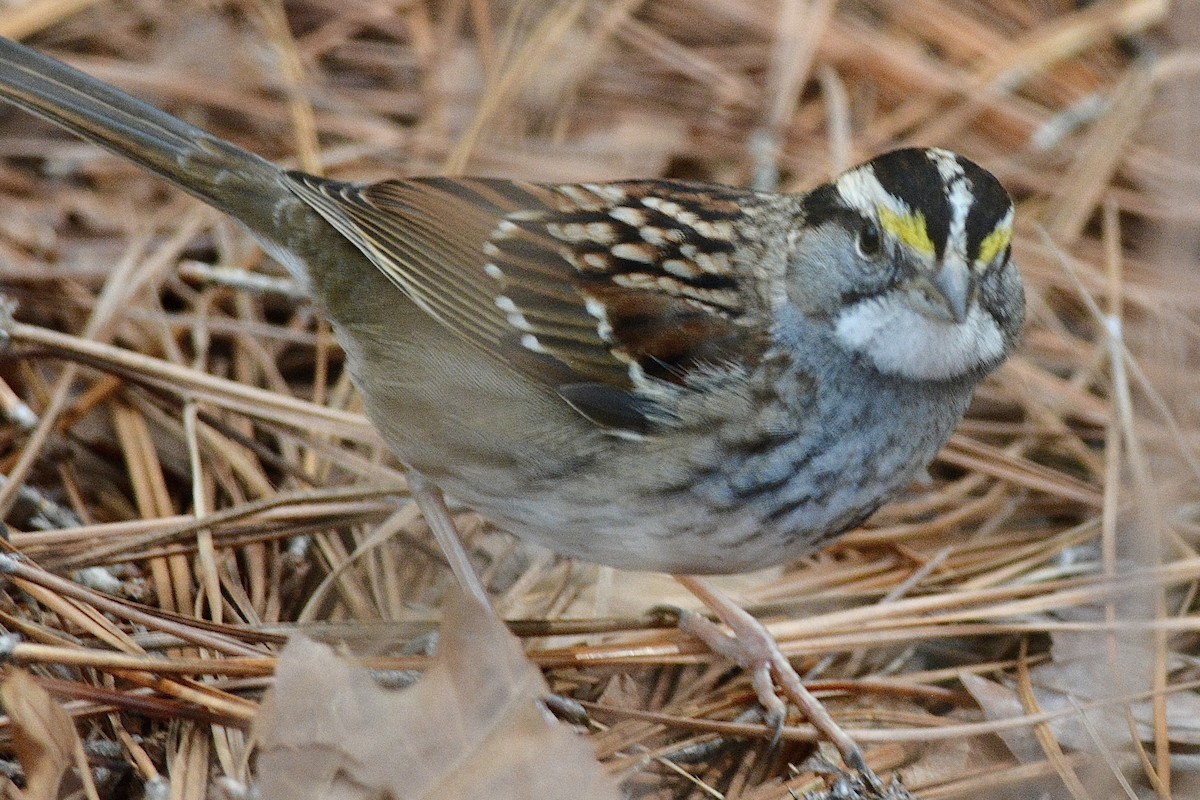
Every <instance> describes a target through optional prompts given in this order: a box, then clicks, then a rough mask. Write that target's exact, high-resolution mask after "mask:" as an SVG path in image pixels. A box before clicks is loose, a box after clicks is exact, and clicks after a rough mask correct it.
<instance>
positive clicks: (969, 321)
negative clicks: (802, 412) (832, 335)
mask: <svg viewBox="0 0 1200 800" xmlns="http://www.w3.org/2000/svg"><path fill="white" fill-rule="evenodd" d="M836 332H837V338H838V340H839V341H840V342H841V343H842V345H843V346H845V347H846V349H847V350H851V351H853V352H856V353H861V354H863V355H865V356H867V357H868V358H870V359H871V361H872V362H873V363H874V364H875V368H876V369H878V370H879V371H880V372H882V373H884V374H885V375H896V376H898V377H901V378H907V379H910V380H947V379H950V378H957V377H959V376H961V375H965V374H967V373H969V372H972V371H974V370H976V369H978V368H979V367H980V366H982V365H984V364H993V363H995V362H996V361H998V360H999V359H1000V357H1001V356H1002V355H1004V336H1003V335H1002V334H1001V333H1000V328H999V326H998V325H996V321H995V320H994V319H993V318H992V317H991V315H990V314H987V313H986V312H984V311H983V310H982V309H980V308H979V306H978V305H974V306H973V307H972V308H971V310H970V313H968V314H967V318H966V319H965V320H963V322H962V323H959V324H955V323H952V322H944V321H941V320H935V319H930V318H929V317H927V316H925V315H923V314H919V313H918V312H916V311H914V310H913V309H912V308H911V307H910V306H909V305H908V304H907V303H905V302H904V301H903V300H902V299H900V298H898V297H888V296H886V295H885V296H883V297H877V298H873V299H870V300H864V301H862V302H859V303H855V304H854V305H853V306H851V307H849V308H847V309H846V310H845V311H843V312H842V313H841V314H839V315H838V317H837V324H836Z"/></svg>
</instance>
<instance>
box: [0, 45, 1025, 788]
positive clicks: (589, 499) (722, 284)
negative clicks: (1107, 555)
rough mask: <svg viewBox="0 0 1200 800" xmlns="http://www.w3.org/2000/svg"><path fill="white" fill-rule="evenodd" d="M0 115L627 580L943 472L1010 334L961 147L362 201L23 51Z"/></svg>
mask: <svg viewBox="0 0 1200 800" xmlns="http://www.w3.org/2000/svg"><path fill="white" fill-rule="evenodd" d="M0 96H3V97H4V98H5V99H7V100H8V101H10V102H12V103H15V104H17V105H19V106H21V107H23V108H25V109H27V110H29V111H32V112H34V113H36V114H38V115H41V116H43V117H46V118H48V119H50V120H52V121H54V122H56V123H58V124H60V125H63V126H65V127H67V128H69V129H70V130H72V131H74V132H75V133H77V134H79V135H81V136H83V137H85V138H87V139H90V140H92V141H94V142H96V143H98V144H100V145H102V146H103V147H106V148H107V149H109V150H111V151H113V152H116V153H118V154H120V155H122V156H124V157H126V158H129V159H131V160H133V161H135V162H137V163H139V164H141V165H142V166H144V167H146V168H148V169H150V170H152V171H154V172H156V173H158V174H159V175H161V176H163V177H164V178H166V179H167V180H169V181H171V182H172V183H174V184H176V185H177V186H180V187H182V188H183V189H185V190H187V191H188V192H190V193H192V194H193V195H196V196H197V197H199V198H201V199H202V200H204V201H205V202H207V203H209V204H211V205H213V206H215V207H217V208H219V209H221V210H223V211H226V212H227V213H229V214H230V215H232V216H233V217H235V218H237V219H238V220H240V221H241V222H242V223H244V224H245V225H246V226H247V227H248V228H249V229H250V230H251V231H252V232H253V233H254V235H255V236H256V237H257V238H258V240H259V241H260V242H262V244H263V246H264V247H265V248H266V249H267V250H268V252H270V253H271V254H272V255H273V256H274V257H275V258H277V259H278V260H279V261H280V262H281V263H283V264H284V265H285V266H287V268H288V269H289V271H290V272H291V273H292V274H293V275H294V276H295V277H296V278H297V279H298V280H300V281H301V282H302V283H303V284H304V285H305V286H306V287H307V288H308V289H309V291H310V292H311V294H312V295H313V297H314V298H315V299H316V300H317V301H318V302H319V303H320V305H321V306H322V308H323V309H324V310H325V311H326V313H327V314H328V316H329V319H330V321H331V322H332V324H333V327H334V329H335V331H336V333H337V336H338V339H339V341H340V342H341V344H342V346H343V348H344V349H345V351H346V356H347V360H348V365H349V369H350V370H351V374H352V376H353V377H354V380H355V383H356V385H357V386H358V388H359V389H360V390H361V391H362V393H363V395H364V397H365V399H366V403H367V407H368V410H369V413H370V416H371V418H372V420H373V421H374V422H375V424H376V425H377V426H378V427H379V429H380V430H381V432H382V433H383V435H384V438H385V439H386V440H387V442H388V443H389V445H390V446H391V447H392V449H393V450H394V451H395V453H396V455H397V456H398V457H399V458H400V459H401V460H402V461H403V462H404V463H405V464H406V465H408V466H409V467H411V468H412V469H414V470H416V472H417V473H419V474H420V475H422V476H424V478H425V479H427V480H428V481H430V482H432V484H433V485H435V486H436V487H437V488H439V489H441V490H444V491H445V492H447V493H449V494H452V495H453V496H455V497H457V498H458V499H460V500H461V501H463V502H464V503H466V504H467V505H469V506H472V507H474V508H475V509H477V510H478V511H480V512H481V513H483V514H485V515H486V516H488V517H490V518H491V519H493V520H494V521H496V522H497V523H499V524H500V525H502V526H504V527H507V528H509V529H511V530H512V531H513V532H514V533H517V534H518V535H521V536H524V537H527V538H530V539H533V540H535V541H537V542H540V543H542V544H544V545H546V546H547V547H549V548H551V549H553V550H556V551H558V552H561V553H565V554H569V555H574V556H578V557H581V558H584V559H588V560H591V561H596V562H601V563H605V564H610V565H613V566H617V567H622V568H627V569H640V570H657V571H665V572H672V573H685V574H689V573H728V572H738V571H745V570H749V569H753V568H757V567H761V566H765V565H769V564H774V563H779V562H782V561H785V560H787V559H790V558H794V557H797V556H800V555H802V554H804V553H807V552H809V551H812V550H814V549H815V548H817V547H819V546H821V545H822V544H824V543H825V542H828V541H829V540H830V539H832V538H833V537H835V536H837V535H838V534H840V533H842V532H844V531H845V530H847V529H849V528H851V527H853V526H855V525H857V524H858V523H860V522H861V521H863V520H864V519H866V518H867V517H868V516H869V515H870V514H871V513H872V512H873V511H874V510H875V509H876V508H878V506H879V505H880V504H881V503H883V502H884V501H886V500H887V499H888V498H889V497H890V496H892V495H893V494H894V493H895V492H897V491H898V490H900V489H901V488H903V487H904V486H905V485H907V484H908V483H909V482H910V481H911V480H912V478H913V477H914V475H915V474H917V473H918V472H919V471H920V470H922V469H923V468H924V467H925V466H926V465H927V464H928V463H929V461H930V460H931V459H932V458H933V457H934V455H935V454H936V452H937V451H938V449H939V448H940V447H941V446H942V444H943V443H944V442H945V441H946V439H947V437H948V436H949V435H950V433H951V431H952V429H953V428H954V426H955V425H956V424H957V423H958V421H959V419H960V417H961V415H962V413H963V411H964V409H965V408H966V406H967V403H968V402H969V400H970V397H971V394H972V392H973V391H974V388H975V386H976V385H977V384H978V382H979V381H980V380H981V379H982V378H983V377H984V376H985V375H986V374H987V373H988V372H989V371H990V370H992V369H993V368H994V367H996V366H997V365H998V364H999V363H1000V362H1001V361H1003V360H1004V358H1005V357H1006V356H1007V355H1008V353H1009V352H1010V351H1011V350H1012V348H1013V346H1014V344H1015V342H1016V340H1017V337H1018V334H1019V331H1020V328H1021V323H1022V319H1023V312H1024V295H1023V291H1022V287H1021V281H1020V277H1019V275H1018V273H1017V270H1016V268H1015V267H1014V266H1013V264H1012V263H1011V261H1010V258H1009V240H1010V237H1011V231H1012V221H1013V210H1012V205H1011V203H1010V201H1009V198H1008V196H1007V194H1006V193H1005V192H1004V190H1003V189H1002V188H1001V186H1000V184H999V183H998V182H997V181H996V179H995V178H994V177H993V176H992V175H990V174H989V173H988V172H986V171H985V170H983V169H981V168H980V167H979V166H977V165H975V164H974V163H972V162H970V161H968V160H967V159H965V158H962V157H961V156H957V155H955V154H953V153H950V152H947V151H944V150H938V149H927V150H920V149H908V150H898V151H895V152H891V153H887V154H885V155H882V156H879V157H878V158H876V159H874V160H872V161H870V162H868V163H866V164H864V165H862V166H860V167H857V168H855V169H853V170H850V171H849V172H846V173H845V174H843V175H841V176H840V177H838V178H836V179H835V180H834V181H832V182H831V183H828V184H826V185H824V186H821V187H820V188H818V189H816V190H814V191H812V192H810V193H807V194H804V195H776V194H763V193H754V192H748V191H742V190H737V189H731V188H727V187H719V186H708V185H700V184H689V183H681V182H675V181H661V180H643V181H627V182H619V183H601V184H573V185H539V184H532V183H524V182H520V181H504V180H489V179H470V178H462V179H459V178H416V179H404V180H394V181H386V182H382V183H375V184H370V185H361V184H348V183H340V182H337V181H331V180H326V179H323V178H318V177H315V176H311V175H307V174H303V173H299V172H290V171H285V170H283V169H280V168H279V167H277V166H275V165H273V164H271V163H269V162H267V161H265V160H263V159H261V158H259V157H257V156H255V155H253V154H251V153H248V152H246V151H244V150H241V149H240V148H237V147H235V146H234V145H232V144H230V143H228V142H225V141H223V140H220V139H218V138H216V137H214V136H211V135H209V134H207V133H204V132H203V131H201V130H199V129H197V128H194V127H192V126H190V125H188V124H186V123H184V122H182V121H180V120H178V119H175V118H174V117H171V116H170V115H168V114H165V113H164V112H162V111H159V110H157V109H154V108H152V107H150V106H148V105H145V104H143V103H141V102H139V101H137V100H134V99H133V98H131V97H129V96H127V95H125V94H124V93H122V92H120V91H118V90H116V89H114V88H112V87H109V86H107V85H105V84H103V83H101V82H99V81H96V80H94V79H92V78H90V77H87V76H85V75H83V74H81V73H79V72H77V71H75V70H73V69H70V68H68V67H66V66H64V65H62V64H60V63H58V62H56V61H53V60H52V59H49V58H46V57H45V56H42V55H40V54H37V53H35V52H34V51H32V50H29V49H28V48H25V47H23V46H21V45H18V44H15V43H12V42H9V41H7V40H0ZM414 486H415V487H416V490H417V491H425V487H424V484H423V482H422V481H421V480H420V479H419V478H416V477H414ZM423 509H425V510H427V511H428V510H429V508H428V505H425V506H423ZM434 513H436V512H434ZM431 523H432V521H431ZM686 583H687V585H689V586H690V587H692V588H694V589H697V590H698V591H699V592H700V593H701V594H702V595H703V594H704V592H705V591H706V588H705V587H704V585H703V584H701V583H699V582H697V581H695V580H689V581H686ZM704 599H705V600H706V601H709V602H712V603H714V604H715V605H714V608H715V609H716V610H717V612H718V614H719V615H720V616H721V617H722V619H723V620H725V621H727V622H729V623H730V624H731V625H732V626H734V627H735V628H737V629H738V630H739V632H743V633H745V632H747V630H746V628H745V623H746V620H744V619H741V618H738V617H737V615H736V614H735V613H734V612H732V611H731V610H730V608H729V607H728V606H722V605H721V602H722V601H721V599H719V598H715V597H709V596H706V597H704ZM750 633H753V632H750ZM755 658H759V656H756V657H755ZM781 660H782V659H779V660H775V661H770V662H769V663H768V662H766V661H761V659H760V660H758V661H756V660H754V659H751V661H753V662H754V663H750V664H748V666H751V667H752V668H756V669H757V667H759V666H762V665H765V666H769V667H771V668H774V669H776V670H780V669H783V668H784V667H785V666H786V662H783V663H782V664H781V663H779V661H781ZM765 666H764V668H765ZM759 677H760V678H761V675H760V676H759ZM793 677H794V673H793ZM781 680H783V678H782V677H781ZM797 683H798V681H797ZM759 684H760V688H761V680H760V681H759ZM767 688H768V689H769V677H768V678H767ZM800 691H802V688H801V690H800ZM802 702H803V701H802ZM805 710H806V712H808V711H811V709H809V708H807V707H806V708H805ZM830 724H832V723H830ZM844 752H846V751H845V749H844ZM860 763H861V762H860ZM855 766H858V764H855Z"/></svg>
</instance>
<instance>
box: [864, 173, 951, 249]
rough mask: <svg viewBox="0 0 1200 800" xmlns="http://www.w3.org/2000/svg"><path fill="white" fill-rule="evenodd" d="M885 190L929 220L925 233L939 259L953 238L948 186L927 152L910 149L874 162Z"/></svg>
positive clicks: (877, 174)
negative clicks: (949, 240)
mask: <svg viewBox="0 0 1200 800" xmlns="http://www.w3.org/2000/svg"><path fill="white" fill-rule="evenodd" d="M871 166H872V168H873V169H874V171H875V177H876V179H878V180H879V183H880V185H881V186H883V188H884V189H885V190H886V191H887V192H888V193H889V194H892V195H894V196H895V197H898V198H900V199H901V200H903V201H904V202H905V203H907V204H908V205H909V206H910V207H911V208H912V209H913V211H915V212H918V213H920V214H922V215H923V216H924V217H925V230H926V232H928V234H929V238H930V239H931V240H932V241H933V248H934V252H935V255H936V257H937V258H939V259H940V258H941V257H942V253H943V252H944V251H945V249H946V239H947V238H948V237H949V236H950V204H949V202H948V201H947V199H946V184H945V181H944V180H943V179H942V176H941V174H939V173H938V169H937V165H935V164H934V163H933V162H932V161H931V160H930V159H929V156H928V155H927V154H926V151H925V150H920V149H907V150H896V151H894V152H892V153H887V154H886V155H882V156H880V157H879V158H876V159H875V160H874V161H872V162H871Z"/></svg>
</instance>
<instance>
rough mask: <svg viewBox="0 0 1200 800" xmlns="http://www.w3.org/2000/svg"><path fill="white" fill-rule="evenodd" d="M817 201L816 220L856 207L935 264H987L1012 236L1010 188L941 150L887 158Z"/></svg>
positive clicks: (854, 172) (852, 173) (816, 195)
mask: <svg viewBox="0 0 1200 800" xmlns="http://www.w3.org/2000/svg"><path fill="white" fill-rule="evenodd" d="M812 201H813V203H812V207H811V212H812V217H811V219H812V220H813V221H817V220H819V219H820V217H821V216H822V212H825V214H829V213H830V212H833V211H834V208H833V207H835V206H841V207H842V208H847V207H848V208H851V209H855V210H857V211H859V212H860V213H863V214H866V215H870V216H871V217H874V218H875V219H877V220H878V222H879V225H880V227H881V228H883V229H884V230H885V231H887V232H888V233H890V234H891V235H892V236H893V237H895V238H896V239H897V240H899V241H901V242H903V243H904V244H905V245H907V246H908V247H909V248H910V249H911V250H912V251H914V252H916V253H918V254H920V255H922V256H924V257H925V258H927V259H929V260H930V261H942V260H944V259H946V258H947V256H949V257H950V258H951V259H953V260H955V261H960V263H966V264H969V265H974V264H976V263H981V262H982V263H987V262H990V261H991V260H992V258H994V257H995V256H996V255H997V254H998V253H999V252H1000V251H1001V250H1003V249H1004V248H1006V247H1007V246H1008V241H1009V238H1010V237H1011V229H1012V201H1011V200H1009V197H1008V194H1007V192H1005V191H1004V187H1002V186H1001V185H1000V183H999V181H997V180H996V178H995V177H994V176H993V175H992V174H991V173H989V172H988V171H987V170H985V169H983V168H982V167H980V166H979V165H977V164H975V163H974V162H973V161H970V160H968V159H966V158H963V157H962V156H959V155H957V154H955V153H951V152H950V151H948V150H941V149H937V148H928V149H918V148H911V149H906V150H896V151H893V152H891V153H887V154H885V155H883V156H880V157H878V158H876V159H874V160H873V161H871V162H869V163H867V164H864V165H862V166H860V167H857V168H856V169H852V170H850V171H849V172H846V173H844V174H843V175H841V176H840V177H838V178H837V180H836V181H834V183H833V184H831V185H830V186H829V187H827V188H826V191H825V192H814V193H813V197H812ZM820 206H825V208H821V207H820ZM947 248H949V250H950V251H949V252H947Z"/></svg>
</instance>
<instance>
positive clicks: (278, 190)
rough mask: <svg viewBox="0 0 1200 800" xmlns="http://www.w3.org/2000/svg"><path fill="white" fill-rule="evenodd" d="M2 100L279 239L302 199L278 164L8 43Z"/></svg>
mask: <svg viewBox="0 0 1200 800" xmlns="http://www.w3.org/2000/svg"><path fill="white" fill-rule="evenodd" d="M0 98H2V99H4V100H7V101H8V102H10V103H12V104H14V105H17V106H19V107H21V108H23V109H25V110H26V111H29V112H31V113H33V114H35V115H37V116H39V117H43V118H44V119H47V120H49V121H50V122H53V123H55V124H56V125H60V126H62V127H63V128H66V129H67V130H69V131H71V132H73V133H75V134H76V135H78V136H80V137H82V138H84V139H87V140H88V141H91V142H93V143H95V144H97V145H99V146H101V147H103V148H105V149H107V150H110V151H112V152H113V153H116V154H117V155H119V156H123V157H124V158H128V159H129V160H131V161H133V162H135V163H137V164H140V165H141V166H143V167H145V168H146V169H148V170H150V171H151V172H154V173H157V174H158V175H160V176H162V177H163V178H165V179H166V180H168V181H170V182H171V183H172V184H174V185H176V186H178V187H180V188H181V189H183V190H185V191H187V192H189V193H190V194H192V195H195V196H196V197H198V198H200V199H201V200H203V201H205V202H206V203H208V204H210V205H212V206H215V207H216V208H219V209H221V210H222V211H225V212H227V213H230V214H231V215H233V216H234V217H236V218H238V219H240V220H241V221H242V222H243V223H245V224H246V225H247V226H248V227H249V228H250V229H251V230H252V231H253V232H254V233H256V234H258V235H259V236H260V237H263V238H266V239H267V240H271V241H278V240H279V231H278V223H277V222H276V220H277V219H278V216H277V214H276V212H277V210H278V209H277V205H278V203H280V202H288V201H294V197H293V196H292V195H291V193H290V192H289V191H288V190H287V188H286V186H285V185H284V184H283V182H282V181H281V172H280V169H279V168H278V167H277V166H275V165H274V164H272V163H271V162H269V161H267V160H265V159H263V158H260V157H258V156H256V155H254V154H253V153H250V152H248V151H246V150H243V149H241V148H240V147H237V146H236V145H233V144H232V143H230V142H227V141H225V140H223V139H220V138H218V137H216V136H213V135H212V134H209V133H206V132H205V131H202V130H200V129H199V128H197V127H195V126H193V125H189V124H188V123H186V122H184V121H183V120H181V119H177V118H176V117H173V116H171V115H170V114H167V113H166V112H164V111H160V110H159V109H157V108H154V107H153V106H151V105H148V104H146V103H143V102H142V101H140V100H137V99H136V98H133V97H130V96H129V95H127V94H125V93H124V92H122V91H120V90H119V89H117V88H115V87H113V86H109V85H108V84H106V83H104V82H102V81H99V80H97V79H95V78H93V77H91V76H89V75H85V74H84V73H82V72H80V71H78V70H76V69H74V68H72V67H68V66H67V65H66V64H63V63H61V62H59V61H56V60H54V59H52V58H50V57H48V56H44V55H42V54H41V53H39V52H37V51H35V50H32V49H30V48H28V47H25V46H24V45H21V44H18V43H16V42H14V41H11V40H9V39H5V38H2V37H0Z"/></svg>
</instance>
